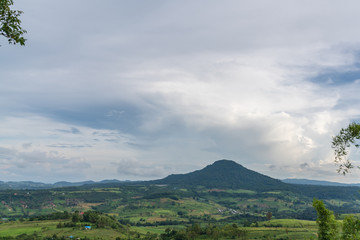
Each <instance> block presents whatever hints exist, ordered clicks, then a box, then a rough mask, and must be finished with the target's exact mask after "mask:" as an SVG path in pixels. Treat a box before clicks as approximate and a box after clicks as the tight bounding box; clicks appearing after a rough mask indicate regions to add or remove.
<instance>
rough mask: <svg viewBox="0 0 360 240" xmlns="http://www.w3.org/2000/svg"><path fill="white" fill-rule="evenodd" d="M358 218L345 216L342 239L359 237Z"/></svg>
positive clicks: (359, 222)
mask: <svg viewBox="0 0 360 240" xmlns="http://www.w3.org/2000/svg"><path fill="white" fill-rule="evenodd" d="M359 230H360V220H359V219H356V218H354V217H353V216H346V217H345V218H344V221H343V227H342V236H341V239H343V240H358V239H360V232H359Z"/></svg>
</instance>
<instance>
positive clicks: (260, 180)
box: [155, 159, 287, 191]
mask: <svg viewBox="0 0 360 240" xmlns="http://www.w3.org/2000/svg"><path fill="white" fill-rule="evenodd" d="M155 182H156V183H159V184H173V185H192V186H204V187H208V188H232V189H251V190H261V191H262V190H275V189H278V190H280V189H285V188H287V184H285V183H283V182H281V181H280V180H277V179H273V178H271V177H268V176H265V175H262V174H260V173H257V172H255V171H252V170H249V169H247V168H245V167H243V166H242V165H240V164H238V163H236V162H235V161H232V160H226V159H223V160H218V161H215V162H214V163H213V164H211V165H208V166H206V167H205V168H203V169H201V170H197V171H194V172H190V173H187V174H172V175H170V176H168V177H166V178H164V179H161V180H157V181H155Z"/></svg>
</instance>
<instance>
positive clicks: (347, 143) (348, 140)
mask: <svg viewBox="0 0 360 240" xmlns="http://www.w3.org/2000/svg"><path fill="white" fill-rule="evenodd" d="M359 140H360V124H359V123H355V122H353V123H351V124H349V126H348V127H347V128H342V129H341V130H340V132H339V134H338V135H336V136H335V137H333V141H332V148H334V153H335V162H336V163H337V164H339V168H338V170H337V171H338V172H339V173H342V174H344V175H345V174H347V173H348V172H349V170H350V169H352V168H353V167H354V166H353V164H352V162H351V161H350V160H349V159H348V158H347V157H346V156H347V155H348V153H349V151H348V150H347V149H348V148H349V147H351V145H354V146H355V147H359V146H360V144H359Z"/></svg>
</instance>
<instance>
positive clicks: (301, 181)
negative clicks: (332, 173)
mask: <svg viewBox="0 0 360 240" xmlns="http://www.w3.org/2000/svg"><path fill="white" fill-rule="evenodd" d="M281 181H282V182H284V183H290V184H301V185H317V186H340V187H360V184H358V183H351V184H348V183H338V182H329V181H319V180H310V179H297V178H287V179H283V180H281Z"/></svg>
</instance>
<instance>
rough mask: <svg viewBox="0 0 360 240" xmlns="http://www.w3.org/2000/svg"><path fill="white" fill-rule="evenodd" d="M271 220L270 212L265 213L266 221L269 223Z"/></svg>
mask: <svg viewBox="0 0 360 240" xmlns="http://www.w3.org/2000/svg"><path fill="white" fill-rule="evenodd" d="M271 218H272V213H271V212H270V211H268V212H267V213H266V219H267V220H268V221H270V220H271Z"/></svg>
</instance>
